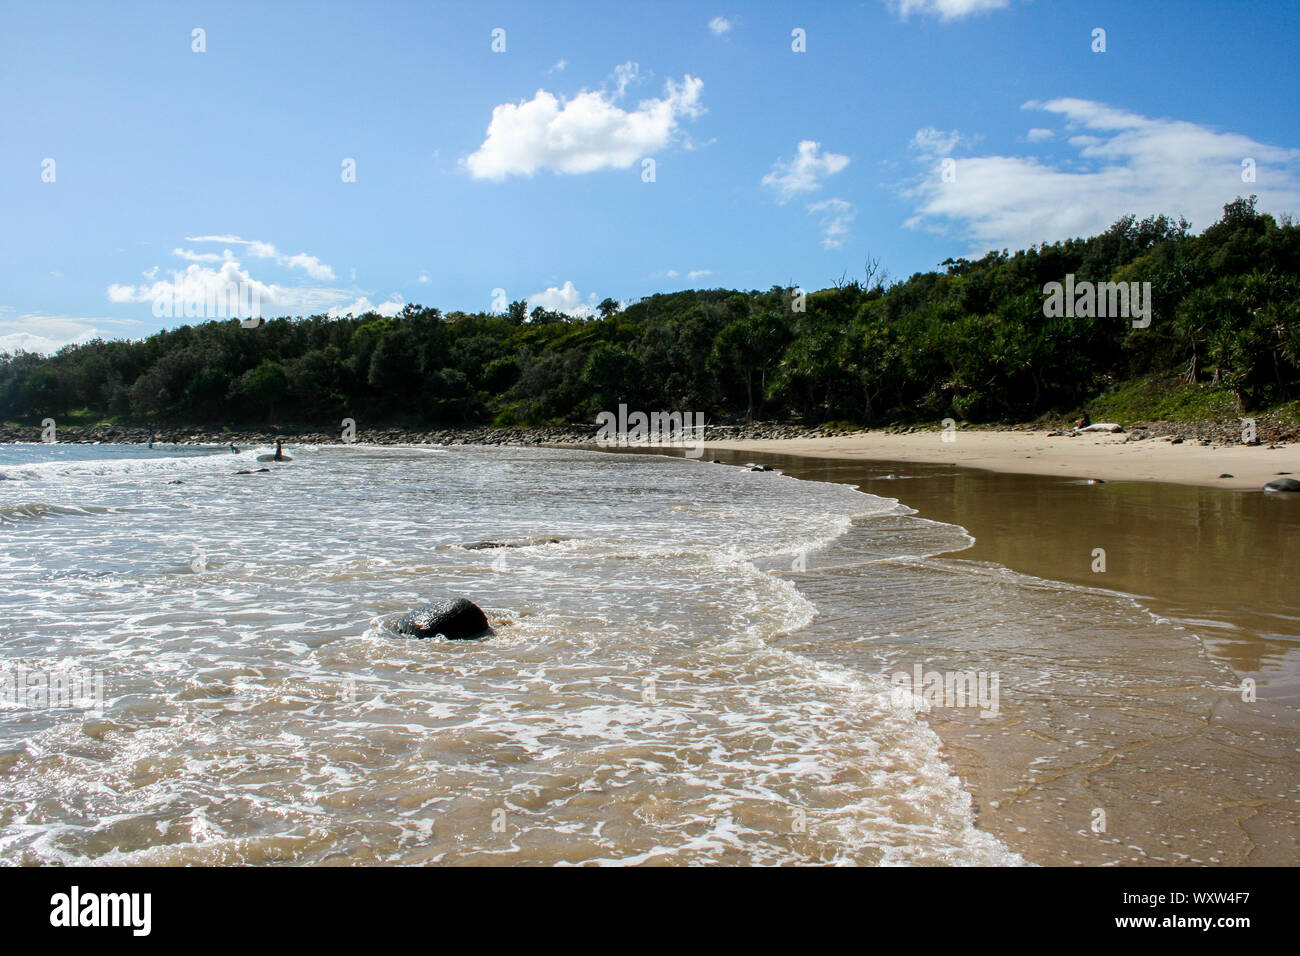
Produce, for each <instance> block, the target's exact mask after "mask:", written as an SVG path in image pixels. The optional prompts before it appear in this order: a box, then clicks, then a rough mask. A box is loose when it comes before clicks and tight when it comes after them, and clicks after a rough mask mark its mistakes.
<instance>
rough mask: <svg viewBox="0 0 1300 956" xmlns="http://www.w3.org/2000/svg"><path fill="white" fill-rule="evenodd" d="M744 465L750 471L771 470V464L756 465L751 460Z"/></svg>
mask: <svg viewBox="0 0 1300 956" xmlns="http://www.w3.org/2000/svg"><path fill="white" fill-rule="evenodd" d="M745 467H746V468H748V469H749V470H750V471H771V470H772V466H771V465H756V464H754V463H753V462H750V463H749V464H747V465H746V466H745Z"/></svg>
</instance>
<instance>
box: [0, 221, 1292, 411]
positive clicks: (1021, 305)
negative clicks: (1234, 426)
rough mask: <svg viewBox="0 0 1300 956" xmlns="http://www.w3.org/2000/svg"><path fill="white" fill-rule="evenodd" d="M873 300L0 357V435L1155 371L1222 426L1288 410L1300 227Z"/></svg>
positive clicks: (966, 396) (379, 326) (1143, 244)
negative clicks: (1065, 295) (1213, 389)
mask: <svg viewBox="0 0 1300 956" xmlns="http://www.w3.org/2000/svg"><path fill="white" fill-rule="evenodd" d="M943 267H944V271H938V272H924V273H917V274H915V275H913V276H912V277H911V278H909V279H907V280H906V281H900V282H895V283H893V284H886V283H884V282H882V281H880V279H879V278H878V277H877V276H876V275H874V270H869V274H868V276H867V279H866V281H865V282H864V281H861V280H853V281H843V280H841V281H840V282H838V283H836V284H835V285H834V286H833V287H831V288H826V289H822V290H821V291H818V292H810V293H807V295H806V296H803V295H801V294H800V291H799V290H796V289H790V288H781V287H773V288H771V289H769V290H767V291H766V292H760V291H749V292H738V291H730V290H724V289H713V290H704V291H686V292H675V293H668V294H661V295H653V296H650V297H648V298H645V299H642V300H640V301H638V302H636V303H634V304H631V305H629V306H628V307H626V308H624V309H620V308H619V306H618V303H615V302H614V301H613V300H610V299H606V300H605V301H604V302H603V303H601V306H600V308H599V310H598V314H597V315H596V316H594V317H592V318H590V319H585V320H577V319H573V318H571V317H569V316H567V315H564V314H560V313H553V312H548V311H546V310H544V309H541V308H537V309H534V310H533V311H532V313H531V314H529V313H528V310H527V305H526V303H524V302H514V303H512V304H511V305H510V307H509V309H508V310H507V311H506V312H505V313H504V314H501V315H493V314H483V313H478V314H466V313H462V312H452V313H447V314H443V313H442V312H441V311H440V310H438V309H433V308H424V307H421V306H418V305H409V306H407V307H406V308H405V309H404V310H403V311H402V312H401V313H400V314H399V315H397V316H394V317H391V318H386V317H383V316H379V315H375V314H373V313H372V314H366V315H361V316H357V317H351V316H349V317H346V318H329V317H327V316H322V315H316V316H310V317H306V318H281V319H275V320H272V321H269V322H267V323H266V324H264V325H262V326H261V327H259V328H244V327H243V326H242V325H241V323H240V322H239V321H238V320H235V319H229V320H224V321H211V322H207V323H204V324H201V325H195V326H184V327H181V328H177V329H174V330H172V331H167V332H159V333H158V334H156V335H152V336H150V337H148V338H146V339H143V340H140V341H101V340H96V341H93V342H89V343H86V344H82V345H73V346H68V347H66V348H64V349H62V350H60V351H59V352H58V353H57V354H54V355H52V356H49V357H44V356H40V355H35V354H29V353H22V352H20V353H17V354H14V355H4V356H0V418H2V419H4V420H7V421H14V422H24V423H31V422H32V421H34V420H39V419H40V418H43V417H46V416H50V417H54V418H58V417H60V416H66V415H69V414H78V415H86V414H88V415H91V416H99V417H108V418H113V419H115V420H116V421H118V422H136V423H163V422H169V423H180V422H184V423H193V424H199V423H201V424H207V425H211V424H219V423H230V424H235V423H242V424H266V423H280V422H288V423H300V424H301V423H312V424H326V423H328V424H329V425H331V427H332V426H333V425H335V424H337V422H338V421H339V419H340V418H341V417H344V416H352V417H354V418H356V419H358V420H359V421H360V420H364V421H366V422H367V423H370V424H375V423H378V422H381V421H382V422H387V423H392V424H417V423H419V424H429V425H469V424H476V425H477V424H490V423H495V424H499V425H530V424H557V423H573V422H591V421H593V420H594V419H595V416H596V414H597V413H598V412H600V411H605V410H613V409H616V408H617V407H618V405H619V404H620V403H626V404H627V405H628V406H629V407H631V408H634V409H643V410H647V411H649V410H678V411H700V412H704V413H705V414H707V416H708V418H709V420H711V421H713V420H726V419H731V420H737V419H740V418H746V417H756V416H757V417H762V418H766V419H771V418H798V419H802V420H804V421H810V422H815V421H827V420H838V421H854V422H859V423H864V424H879V423H882V422H887V421H898V420H917V419H934V418H939V417H943V416H949V415H951V416H955V417H957V418H960V419H965V420H970V421H987V420H1031V419H1033V418H1035V417H1037V416H1039V415H1040V414H1042V413H1043V412H1047V411H1053V410H1058V411H1059V410H1069V409H1072V408H1077V407H1079V406H1080V405H1081V404H1083V403H1085V402H1087V401H1088V400H1089V399H1090V398H1091V397H1092V396H1095V395H1097V394H1099V393H1100V392H1103V391H1105V390H1106V389H1107V388H1110V387H1113V386H1114V385H1115V384H1116V383H1119V382H1123V381H1126V380H1129V379H1132V378H1134V377H1138V376H1143V375H1149V374H1152V373H1156V372H1164V373H1170V374H1173V373H1178V374H1180V375H1182V376H1184V377H1185V379H1186V380H1187V381H1189V382H1214V383H1216V384H1219V385H1222V386H1223V387H1224V388H1226V389H1228V390H1230V391H1231V393H1232V394H1233V395H1234V396H1235V397H1236V399H1237V403H1238V406H1239V408H1240V409H1241V410H1243V411H1245V410H1251V409H1256V408H1261V407H1267V406H1270V405H1273V404H1276V403H1278V402H1283V401H1287V400H1289V399H1291V398H1292V397H1294V396H1295V395H1297V394H1298V393H1300V316H1298V313H1297V310H1298V309H1300V304H1298V303H1300V227H1297V226H1295V225H1294V224H1292V223H1291V222H1289V221H1287V220H1286V219H1284V221H1283V223H1282V224H1281V225H1279V224H1278V222H1276V221H1275V220H1274V219H1273V217H1272V216H1269V215H1266V214H1261V213H1258V212H1257V211H1256V209H1255V197H1250V198H1249V199H1237V200H1235V201H1234V202H1232V203H1229V204H1228V205H1227V206H1226V207H1225V208H1224V215H1223V218H1222V219H1221V220H1220V221H1219V222H1217V223H1215V224H1214V225H1212V226H1210V227H1209V228H1208V229H1206V230H1205V231H1204V232H1203V233H1202V234H1201V235H1199V236H1196V235H1192V234H1190V232H1189V228H1188V224H1187V223H1186V222H1185V221H1179V222H1175V221H1173V220H1171V219H1169V218H1167V217H1165V216H1158V217H1153V218H1150V219H1145V220H1142V221H1137V220H1136V219H1135V218H1134V217H1131V216H1130V217H1125V218H1123V219H1121V220H1119V221H1118V222H1116V223H1115V224H1114V225H1113V226H1112V227H1111V228H1109V229H1108V230H1106V231H1105V232H1104V233H1102V234H1101V235H1098V236H1094V237H1092V238H1090V239H1072V240H1068V241H1065V242H1057V243H1052V244H1050V245H1048V244H1044V245H1040V246H1037V247H1034V248H1029V249H1026V250H1023V251H1020V252H1016V253H1014V254H1008V253H1007V252H1006V251H1005V250H1004V251H1002V252H992V253H989V254H988V255H986V256H984V257H983V258H982V259H979V260H978V261H969V260H966V259H956V260H953V259H950V260H947V261H946V262H944V263H943ZM1067 274H1073V275H1074V276H1075V278H1076V280H1078V281H1083V280H1088V281H1092V282H1107V281H1117V282H1121V281H1122V282H1150V283H1151V292H1152V300H1153V312H1152V320H1151V323H1150V326H1149V327H1148V328H1133V327H1132V323H1130V322H1129V321H1127V320H1125V319H1123V318H1091V317H1086V318H1085V317H1078V318H1069V317H1061V318H1046V317H1045V316H1044V309H1043V302H1044V291H1043V290H1044V286H1045V285H1046V284H1047V283H1050V282H1061V281H1062V280H1063V279H1064V277H1065V276H1066V275H1067Z"/></svg>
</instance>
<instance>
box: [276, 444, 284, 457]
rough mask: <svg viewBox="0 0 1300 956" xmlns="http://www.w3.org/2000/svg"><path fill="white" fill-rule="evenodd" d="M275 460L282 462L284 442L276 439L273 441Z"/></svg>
mask: <svg viewBox="0 0 1300 956" xmlns="http://www.w3.org/2000/svg"><path fill="white" fill-rule="evenodd" d="M275 460H276V461H284V442H282V441H281V440H280V439H278V438H277V439H276V440H275Z"/></svg>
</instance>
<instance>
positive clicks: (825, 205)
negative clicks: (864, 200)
mask: <svg viewBox="0 0 1300 956" xmlns="http://www.w3.org/2000/svg"><path fill="white" fill-rule="evenodd" d="M808 211H809V212H810V213H812V214H813V215H819V216H821V226H822V248H823V249H839V248H841V247H842V246H843V245H844V240H845V239H847V238H848V235H849V226H850V224H851V223H852V222H853V220H854V219H855V218H856V217H857V215H858V211H857V209H855V208H854V206H853V203H851V202H847V201H845V200H843V199H825V200H822V201H821V202H816V203H813V204H812V205H810V206H809V207H808Z"/></svg>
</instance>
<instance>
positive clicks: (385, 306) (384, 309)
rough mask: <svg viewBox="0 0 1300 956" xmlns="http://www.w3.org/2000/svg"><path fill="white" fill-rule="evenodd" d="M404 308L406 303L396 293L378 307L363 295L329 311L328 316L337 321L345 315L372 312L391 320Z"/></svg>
mask: <svg viewBox="0 0 1300 956" xmlns="http://www.w3.org/2000/svg"><path fill="white" fill-rule="evenodd" d="M405 307H406V302H405V301H404V300H403V299H402V297H401V296H400V295H398V294H397V293H396V292H394V293H393V294H392V295H390V296H389V297H388V301H387V302H381V303H379V304H378V305H375V304H374V303H373V302H371V301H370V300H369V299H367V298H366V297H365V296H364V295H363V296H361V297H360V298H359V299H357V300H356V301H355V302H352V303H349V304H348V305H338V306H335V307H334V308H332V309H330V310H329V316H330V318H332V319H337V318H341V317H342V316H345V315H365V314H366V313H367V312H374V313H376V314H377V315H385V316H388V317H389V318H392V317H393V316H394V315H396V314H397V313H398V312H401V311H402V309H404V308H405Z"/></svg>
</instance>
